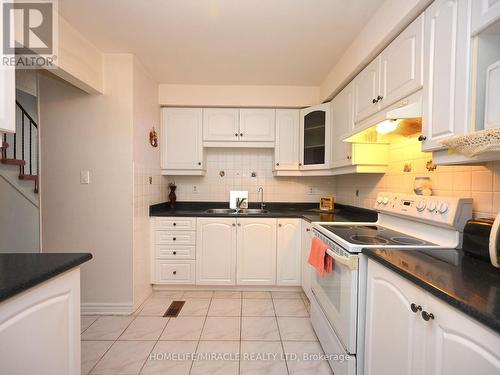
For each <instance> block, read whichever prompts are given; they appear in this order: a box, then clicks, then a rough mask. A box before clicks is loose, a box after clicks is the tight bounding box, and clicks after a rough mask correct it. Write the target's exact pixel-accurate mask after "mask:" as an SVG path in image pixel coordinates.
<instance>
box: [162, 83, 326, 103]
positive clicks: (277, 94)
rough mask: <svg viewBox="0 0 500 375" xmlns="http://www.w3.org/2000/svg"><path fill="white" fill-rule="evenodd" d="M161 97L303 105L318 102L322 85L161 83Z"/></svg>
mask: <svg viewBox="0 0 500 375" xmlns="http://www.w3.org/2000/svg"><path fill="white" fill-rule="evenodd" d="M158 100H159V103H160V105H166V106H193V107H196V106H198V107H199V106H204V107H210V106H214V107H217V106H220V107H272V108H275V107H283V108H287V107H289V108H300V107H307V106H310V105H314V104H317V103H318V102H319V87H314V86H237V85H235V86H207V85H174V84H161V85H160V89H159V99H158Z"/></svg>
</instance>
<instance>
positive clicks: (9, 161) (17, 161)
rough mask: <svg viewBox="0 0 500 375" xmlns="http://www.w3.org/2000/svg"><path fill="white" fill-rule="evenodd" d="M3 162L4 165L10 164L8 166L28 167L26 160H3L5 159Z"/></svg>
mask: <svg viewBox="0 0 500 375" xmlns="http://www.w3.org/2000/svg"><path fill="white" fill-rule="evenodd" d="M1 162H2V164H8V165H19V166H23V165H26V161H25V160H19V159H8V158H3V159H1Z"/></svg>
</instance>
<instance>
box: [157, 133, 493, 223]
mask: <svg viewBox="0 0 500 375" xmlns="http://www.w3.org/2000/svg"><path fill="white" fill-rule="evenodd" d="M420 147H421V143H420V142H419V141H418V140H417V138H416V137H411V138H407V139H403V140H401V141H399V142H397V143H394V144H392V145H390V146H389V166H388V170H387V173H386V174H383V175H382V174H351V175H340V176H335V177H274V176H273V173H272V169H273V155H274V154H273V153H274V151H273V150H272V149H223V148H220V149H217V148H214V149H206V153H207V174H206V176H174V177H168V178H165V180H166V181H175V183H176V184H177V186H178V187H177V191H176V193H177V197H178V200H180V201H228V199H229V191H230V190H248V191H249V200H250V202H258V201H259V200H260V196H259V194H258V193H257V190H258V188H259V187H260V186H262V187H263V188H264V199H265V200H266V201H268V202H319V198H320V197H321V196H328V195H335V200H336V202H337V203H344V204H350V205H354V206H358V207H364V208H373V206H374V203H375V199H376V197H377V194H378V193H379V192H381V191H391V192H401V193H407V194H413V183H414V180H415V177H426V176H427V177H430V179H431V181H432V188H433V194H434V195H441V196H457V197H464V198H473V200H474V215H475V216H476V217H493V216H495V215H496V214H497V213H498V212H499V211H500V161H495V162H489V163H485V164H484V165H478V166H437V167H436V169H435V170H433V171H429V170H427V168H426V164H427V163H428V162H429V161H431V160H432V154H431V153H425V152H421V150H420ZM221 171H223V172H224V176H223V177H221V176H220V175H219V173H220V172H221ZM252 172H255V174H256V177H251V174H252ZM165 184H166V183H165ZM165 189H166V187H165ZM164 194H168V192H167V191H165V192H164Z"/></svg>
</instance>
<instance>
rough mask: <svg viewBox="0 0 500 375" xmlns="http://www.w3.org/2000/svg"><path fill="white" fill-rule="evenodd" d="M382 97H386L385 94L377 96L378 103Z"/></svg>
mask: <svg viewBox="0 0 500 375" xmlns="http://www.w3.org/2000/svg"><path fill="white" fill-rule="evenodd" d="M382 99H384V97H383V96H381V95H379V96H377V103H378V102H379V101H381V100H382Z"/></svg>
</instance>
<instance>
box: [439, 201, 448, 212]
mask: <svg viewBox="0 0 500 375" xmlns="http://www.w3.org/2000/svg"><path fill="white" fill-rule="evenodd" d="M438 210H439V213H441V214H444V213H445V212H446V211H448V205H447V204H446V202H442V203H441V204H440V205H439V209H438Z"/></svg>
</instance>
